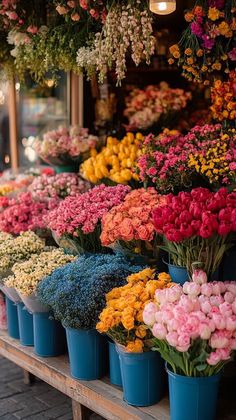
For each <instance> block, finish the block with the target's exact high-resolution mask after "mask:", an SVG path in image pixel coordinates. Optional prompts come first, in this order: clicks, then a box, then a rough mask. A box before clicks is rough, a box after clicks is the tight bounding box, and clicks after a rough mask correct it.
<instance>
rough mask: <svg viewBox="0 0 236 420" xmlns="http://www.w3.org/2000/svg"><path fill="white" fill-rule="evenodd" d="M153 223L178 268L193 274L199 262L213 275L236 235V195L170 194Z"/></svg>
mask: <svg viewBox="0 0 236 420" xmlns="http://www.w3.org/2000/svg"><path fill="white" fill-rule="evenodd" d="M153 220H154V226H155V229H156V231H157V233H158V234H160V235H163V237H164V239H165V242H166V246H165V247H163V248H164V249H165V250H166V251H168V252H169V254H170V256H171V258H172V260H173V262H174V264H175V265H179V266H184V267H187V269H188V270H189V271H190V272H191V266H192V264H193V263H194V262H196V261H198V262H201V263H202V264H203V267H204V270H205V271H206V273H207V274H208V275H210V274H212V273H214V272H215V270H216V269H217V267H218V266H219V264H220V262H221V259H222V257H223V255H224V253H225V251H226V250H227V249H228V248H229V247H230V246H231V241H232V235H233V233H235V232H236V192H232V193H229V192H228V191H227V189H226V188H221V189H220V190H219V191H218V192H216V193H214V192H211V191H210V190H208V189H207V188H195V189H193V190H192V191H191V192H180V193H179V194H178V195H177V196H174V195H173V194H169V195H168V196H167V202H166V204H165V205H163V206H159V207H157V208H156V209H154V211H153Z"/></svg>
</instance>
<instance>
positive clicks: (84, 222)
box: [47, 184, 130, 254]
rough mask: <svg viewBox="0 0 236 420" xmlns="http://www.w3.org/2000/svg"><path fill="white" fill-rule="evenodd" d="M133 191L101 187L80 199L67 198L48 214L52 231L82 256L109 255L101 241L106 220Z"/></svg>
mask: <svg viewBox="0 0 236 420" xmlns="http://www.w3.org/2000/svg"><path fill="white" fill-rule="evenodd" d="M129 191H130V188H129V187H128V186H124V185H117V186H115V187H106V186H105V185H104V184H101V185H99V186H97V187H94V188H92V189H91V190H89V191H87V192H85V193H84V194H81V195H79V196H76V197H67V198H65V200H63V201H62V202H61V203H60V204H59V206H58V207H57V208H56V209H54V210H52V211H51V212H50V213H49V214H48V217H47V223H48V227H49V228H50V229H51V230H52V231H53V232H55V234H56V235H57V236H58V237H59V239H60V240H61V239H65V240H66V241H67V242H68V243H69V247H70V248H72V249H73V250H75V251H76V252H77V253H79V254H81V253H86V252H87V253H94V252H108V251H107V249H106V248H103V247H102V244H101V241H100V235H101V219H102V216H103V215H104V214H106V213H107V212H108V211H109V210H110V209H111V208H112V207H114V206H117V205H119V204H120V203H122V201H123V200H124V198H125V196H126V194H127V193H128V192H129Z"/></svg>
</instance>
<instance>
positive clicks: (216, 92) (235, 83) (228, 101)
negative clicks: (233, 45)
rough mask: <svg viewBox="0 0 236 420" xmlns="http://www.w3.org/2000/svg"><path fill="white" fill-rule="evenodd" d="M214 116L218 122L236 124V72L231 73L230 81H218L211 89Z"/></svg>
mask: <svg viewBox="0 0 236 420" xmlns="http://www.w3.org/2000/svg"><path fill="white" fill-rule="evenodd" d="M211 100H212V106H211V111H212V116H213V118H214V119H215V120H218V121H223V120H224V121H225V120H227V121H230V122H235V119H236V70H233V71H231V72H230V73H229V80H228V81H227V82H223V81H221V80H216V81H215V83H214V86H213V87H212V88H211Z"/></svg>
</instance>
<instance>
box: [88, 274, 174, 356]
mask: <svg viewBox="0 0 236 420" xmlns="http://www.w3.org/2000/svg"><path fill="white" fill-rule="evenodd" d="M171 286H172V284H171V279H170V276H169V275H168V274H166V273H160V274H158V275H157V274H156V273H155V270H151V269H150V268H146V269H144V270H143V271H140V272H138V273H136V274H131V275H130V276H129V277H127V284H125V285H124V286H121V287H115V288H113V289H112V290H111V291H110V292H109V293H108V294H107V295H106V307H105V308H104V309H103V311H102V312H101V314H100V316H99V322H98V323H97V326H96V328H97V330H98V331H99V332H100V333H106V334H107V335H108V336H109V337H110V338H111V339H112V340H113V341H115V342H116V343H118V344H120V345H122V346H124V347H125V350H126V351H127V352H134V353H140V352H143V351H147V350H150V338H151V335H150V332H149V331H148V329H147V328H146V327H145V326H144V322H143V309H144V306H145V304H147V303H149V301H150V302H151V301H152V300H153V299H154V295H155V292H156V290H161V289H165V288H166V287H171Z"/></svg>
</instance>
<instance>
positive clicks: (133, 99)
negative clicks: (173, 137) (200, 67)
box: [124, 82, 191, 130]
mask: <svg viewBox="0 0 236 420" xmlns="http://www.w3.org/2000/svg"><path fill="white" fill-rule="evenodd" d="M190 99H191V93H190V92H185V91H184V90H183V89H173V88H171V87H169V85H168V84H167V83H166V82H161V83H160V85H159V86H153V85H150V86H147V87H146V88H145V89H138V88H136V89H133V90H132V91H131V92H130V94H129V95H128V96H127V98H126V108H125V110H124V116H125V117H127V118H128V126H127V129H128V130H147V129H148V128H150V127H152V126H154V127H155V128H159V130H161V128H162V127H169V128H171V127H173V126H174V125H175V124H176V122H177V120H178V115H179V112H180V111H181V110H182V109H184V108H186V106H187V103H188V101H189V100H190Z"/></svg>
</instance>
